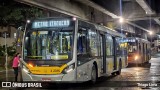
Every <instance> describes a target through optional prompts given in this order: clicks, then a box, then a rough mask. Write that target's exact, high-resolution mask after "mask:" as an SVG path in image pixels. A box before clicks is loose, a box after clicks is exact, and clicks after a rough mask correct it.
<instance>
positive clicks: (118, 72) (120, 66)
mask: <svg viewBox="0 0 160 90" xmlns="http://www.w3.org/2000/svg"><path fill="white" fill-rule="evenodd" d="M121 69H122V62H121V61H120V62H119V70H118V71H117V72H116V74H117V75H120V74H121Z"/></svg>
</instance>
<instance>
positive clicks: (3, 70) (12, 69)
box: [0, 69, 13, 72]
mask: <svg viewBox="0 0 160 90" xmlns="http://www.w3.org/2000/svg"><path fill="white" fill-rule="evenodd" d="M8 71H13V69H8ZM0 72H6V70H0Z"/></svg>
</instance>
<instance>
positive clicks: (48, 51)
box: [23, 28, 73, 60]
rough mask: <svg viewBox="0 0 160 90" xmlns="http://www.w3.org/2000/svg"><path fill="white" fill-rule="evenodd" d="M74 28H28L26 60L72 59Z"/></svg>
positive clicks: (25, 42) (25, 43) (25, 39)
mask: <svg viewBox="0 0 160 90" xmlns="http://www.w3.org/2000/svg"><path fill="white" fill-rule="evenodd" d="M72 42H73V30H63V28H61V29H55V30H34V31H32V30H28V31H27V32H26V35H25V38H24V50H23V51H24V60H71V59H72V55H73V54H72V51H73V50H72V46H73V45H72Z"/></svg>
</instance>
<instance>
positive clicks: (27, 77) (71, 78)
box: [21, 70, 76, 82]
mask: <svg viewBox="0 0 160 90" xmlns="http://www.w3.org/2000/svg"><path fill="white" fill-rule="evenodd" d="M21 73H22V79H23V81H49V82H75V81H76V79H75V70H73V71H71V72H69V73H67V74H58V75H34V74H31V73H26V72H25V71H23V70H21Z"/></svg>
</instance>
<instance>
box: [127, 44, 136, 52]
mask: <svg viewBox="0 0 160 90" xmlns="http://www.w3.org/2000/svg"><path fill="white" fill-rule="evenodd" d="M136 51H137V45H136V43H135V42H128V52H129V53H135V52H136Z"/></svg>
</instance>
